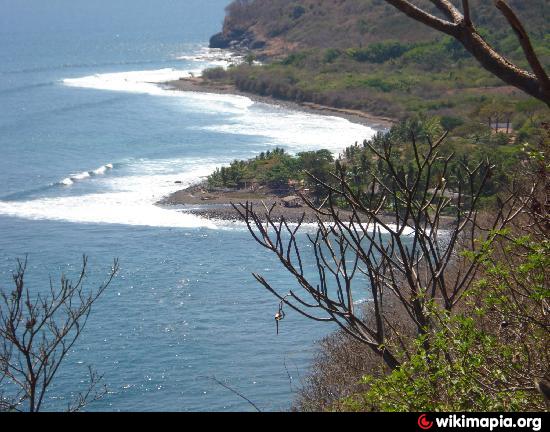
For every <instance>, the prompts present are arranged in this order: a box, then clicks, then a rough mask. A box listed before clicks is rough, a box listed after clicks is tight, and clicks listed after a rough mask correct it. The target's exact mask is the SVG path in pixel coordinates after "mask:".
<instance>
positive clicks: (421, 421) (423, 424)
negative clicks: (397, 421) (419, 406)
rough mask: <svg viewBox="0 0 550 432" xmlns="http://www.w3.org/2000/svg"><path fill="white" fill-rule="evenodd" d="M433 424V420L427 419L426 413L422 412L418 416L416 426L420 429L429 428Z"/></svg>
mask: <svg viewBox="0 0 550 432" xmlns="http://www.w3.org/2000/svg"><path fill="white" fill-rule="evenodd" d="M433 425H434V422H432V421H429V420H428V417H427V415H426V414H422V415H421V416H420V417H418V426H419V427H420V429H422V430H430V429H431V428H432V426H433Z"/></svg>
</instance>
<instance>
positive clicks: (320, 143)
mask: <svg viewBox="0 0 550 432" xmlns="http://www.w3.org/2000/svg"><path fill="white" fill-rule="evenodd" d="M202 129H206V130H211V131H215V132H221V133H229V134H235V135H250V136H258V137H259V140H260V143H261V144H262V145H271V146H281V145H283V146H285V147H286V148H289V149H290V151H291V152H294V153H297V152H300V151H308V150H319V149H328V150H331V151H332V152H333V153H334V154H336V155H337V154H338V153H339V152H341V151H342V150H344V149H345V148H346V147H348V146H350V145H352V144H354V143H355V142H363V140H364V139H368V138H371V137H372V136H373V135H374V134H375V133H376V131H375V130H374V129H373V128H371V127H368V126H365V125H361V124H357V123H352V122H350V121H349V120H347V119H344V118H341V117H334V116H325V115H321V114H313V113H306V112H298V111H293V110H290V109H287V108H285V107H278V106H272V105H268V104H263V103H258V104H256V105H255V106H254V109H252V110H247V111H246V112H241V113H238V114H236V115H234V117H233V118H232V121H231V122H227V123H224V124H217V125H210V126H205V127H203V128H202Z"/></svg>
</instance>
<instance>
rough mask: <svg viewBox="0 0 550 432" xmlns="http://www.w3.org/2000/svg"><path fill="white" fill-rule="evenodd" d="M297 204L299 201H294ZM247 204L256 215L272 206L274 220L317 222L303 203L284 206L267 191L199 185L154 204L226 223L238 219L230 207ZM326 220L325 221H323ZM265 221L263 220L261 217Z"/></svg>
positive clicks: (313, 212)
mask: <svg viewBox="0 0 550 432" xmlns="http://www.w3.org/2000/svg"><path fill="white" fill-rule="evenodd" d="M297 201H300V200H297ZM246 202H248V203H249V204H252V205H253V208H254V209H255V210H256V211H257V212H258V214H259V215H260V216H263V215H264V214H265V208H264V205H265V207H267V208H269V209H271V207H272V206H273V205H274V207H273V211H272V213H271V214H272V216H273V218H274V219H276V220H277V219H279V218H281V217H283V216H284V218H285V219H286V220H287V221H288V222H291V223H297V222H299V221H300V220H301V219H302V216H304V214H305V216H304V222H305V223H314V222H317V214H316V213H315V211H313V210H312V209H311V208H309V207H308V206H307V205H306V204H305V203H300V205H299V206H296V207H287V206H285V202H284V196H280V195H277V194H275V193H273V191H270V190H268V189H265V190H263V191H262V190H258V191H250V190H229V189H227V190H214V191H210V190H208V189H207V187H206V184H204V183H200V184H197V185H193V186H190V187H188V188H186V189H183V190H179V191H177V192H174V193H172V194H170V195H168V196H167V197H165V198H163V199H162V200H160V201H159V202H158V203H157V205H161V206H171V207H174V206H177V207H178V208H180V209H181V210H183V211H184V212H186V213H191V214H194V215H196V216H200V217H203V218H206V219H217V220H226V221H237V220H240V217H239V214H238V213H237V211H236V210H235V209H234V208H233V206H232V204H235V205H237V206H238V205H239V204H240V203H242V204H244V203H246ZM323 219H324V220H328V219H329V218H323ZM263 220H264V221H265V217H264V218H263Z"/></svg>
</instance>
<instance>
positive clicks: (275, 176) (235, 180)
mask: <svg viewBox="0 0 550 432" xmlns="http://www.w3.org/2000/svg"><path fill="white" fill-rule="evenodd" d="M333 161H334V159H333V157H332V154H331V153H330V151H328V150H318V151H309V152H302V153H298V154H297V155H296V156H292V155H289V154H288V153H286V152H285V151H284V150H283V149H280V148H275V149H274V150H272V151H271V150H268V151H267V152H265V153H264V152H262V153H261V154H260V155H259V156H257V157H255V158H254V159H250V160H248V161H237V160H236V161H233V162H232V163H231V164H230V165H229V167H221V168H217V169H216V171H215V172H214V173H212V174H211V175H210V176H208V186H209V187H210V188H220V187H229V188H246V187H252V186H254V185H262V186H268V187H269V188H271V189H272V190H274V191H281V192H285V191H288V190H289V182H290V181H293V180H294V181H296V182H300V184H304V185H308V186H312V187H314V186H315V185H314V184H310V183H311V181H310V179H309V177H308V176H306V174H305V171H309V172H311V173H312V174H314V175H316V176H319V178H321V179H325V180H326V179H328V176H329V172H330V170H331V169H333V167H334V165H333V163H332V162H333Z"/></svg>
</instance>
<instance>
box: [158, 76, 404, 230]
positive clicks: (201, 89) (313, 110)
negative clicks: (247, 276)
mask: <svg viewBox="0 0 550 432" xmlns="http://www.w3.org/2000/svg"><path fill="white" fill-rule="evenodd" d="M160 85H161V86H162V87H163V88H165V89H167V90H175V91H186V92H198V93H214V94H231V95H237V96H244V97H247V98H249V99H251V100H252V101H254V102H259V103H265V104H269V105H276V106H279V107H283V108H286V109H289V110H294V111H300V112H305V113H310V114H317V115H325V116H332V117H340V118H344V119H346V120H348V121H350V122H352V123H357V124H361V125H364V126H368V127H371V128H372V129H374V130H375V131H386V130H388V129H389V128H390V127H391V126H392V125H394V124H395V120H394V119H390V118H387V117H379V116H374V115H371V114H368V113H365V112H362V111H356V110H350V109H342V108H334V107H329V106H324V105H318V104H314V103H311V102H304V103H298V102H294V101H285V100H280V99H276V98H274V97H271V96H261V95H257V94H253V93H247V92H242V91H240V90H238V89H237V88H236V87H235V86H234V85H230V84H213V83H210V82H206V81H205V80H204V79H203V78H202V77H190V78H180V79H179V80H175V81H168V82H164V83H162V84H160ZM289 193H290V192H289ZM282 198H283V197H282V196H279V195H277V194H275V193H273V192H272V191H269V190H268V189H264V190H263V191H262V190H258V191H255V192H254V191H250V190H224V191H208V190H207V188H206V185H205V182H204V181H200V182H198V183H195V184H192V185H191V186H189V187H187V188H185V189H181V190H178V191H176V192H173V193H171V194H169V195H168V196H165V197H163V198H162V199H161V200H159V201H158V202H156V203H155V204H156V205H159V206H167V207H172V208H174V207H179V208H180V209H181V210H183V211H185V212H187V213H190V214H193V215H196V216H199V217H202V218H205V219H217V220H225V221H238V220H241V218H240V217H239V214H238V213H237V211H236V210H235V209H234V208H233V207H232V205H231V204H232V203H234V204H236V205H238V204H239V203H244V202H247V201H248V202H249V203H252V204H253V205H254V207H256V208H257V209H262V210H263V207H264V204H265V205H266V206H267V207H268V208H270V207H271V206H273V205H274V207H273V212H272V215H273V217H274V218H275V219H279V218H280V217H283V216H284V217H285V219H286V220H287V221H288V222H291V223H297V222H299V221H300V219H301V218H302V216H303V215H304V214H305V216H304V223H315V222H317V213H316V212H315V211H313V210H312V209H310V208H309V207H307V205H305V204H303V205H302V206H300V207H286V206H285V205H284V204H283V201H282ZM260 213H261V214H263V213H265V212H264V211H262V212H260ZM346 213H348V212H346V211H342V215H344V214H346ZM264 219H265V218H264ZM388 219H389V218H388ZM321 220H326V221H328V220H329V218H328V217H322V216H321ZM264 221H265V220H264Z"/></svg>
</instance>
